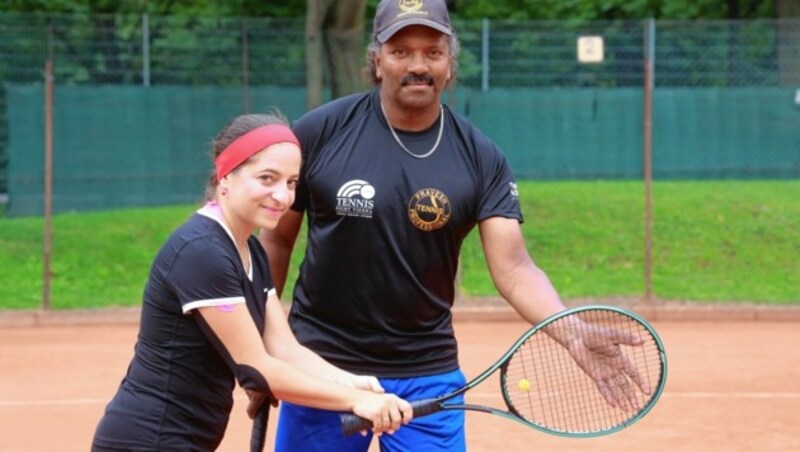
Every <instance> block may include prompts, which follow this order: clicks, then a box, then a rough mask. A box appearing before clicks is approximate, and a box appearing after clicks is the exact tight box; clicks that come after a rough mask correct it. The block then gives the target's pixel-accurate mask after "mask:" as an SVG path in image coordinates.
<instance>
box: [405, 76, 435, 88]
mask: <svg viewBox="0 0 800 452" xmlns="http://www.w3.org/2000/svg"><path fill="white" fill-rule="evenodd" d="M411 83H414V84H418V83H425V84H428V85H433V77H431V76H430V75H428V74H422V75H419V74H409V75H406V76H404V77H403V78H401V79H400V85H401V86H405V85H408V84H411Z"/></svg>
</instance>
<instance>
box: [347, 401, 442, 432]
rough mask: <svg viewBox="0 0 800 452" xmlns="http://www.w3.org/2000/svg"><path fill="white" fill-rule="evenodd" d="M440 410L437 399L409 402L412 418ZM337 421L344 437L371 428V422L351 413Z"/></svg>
mask: <svg viewBox="0 0 800 452" xmlns="http://www.w3.org/2000/svg"><path fill="white" fill-rule="evenodd" d="M441 409H442V404H441V401H439V399H423V400H415V401H413V402H411V412H412V413H414V417H420V416H425V415H428V414H433V413H435V412H437V411H439V410H441ZM339 419H340V421H341V423H342V433H344V435H345V436H350V435H352V434H353V433H355V432H358V431H361V430H369V429H371V428H372V421H370V420H369V419H364V418H363V417H360V416H357V415H355V414H353V413H342V414H340V415H339Z"/></svg>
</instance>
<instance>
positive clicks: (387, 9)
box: [372, 0, 453, 44]
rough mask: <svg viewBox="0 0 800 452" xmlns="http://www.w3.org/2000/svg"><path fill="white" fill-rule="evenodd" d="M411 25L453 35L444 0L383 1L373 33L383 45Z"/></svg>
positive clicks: (379, 6)
mask: <svg viewBox="0 0 800 452" xmlns="http://www.w3.org/2000/svg"><path fill="white" fill-rule="evenodd" d="M409 25H424V26H426V27H430V28H433V29H434V30H438V31H441V32H442V33H444V34H446V35H452V34H453V28H452V26H451V25H450V15H449V14H448V12H447V4H446V3H445V1H444V0H381V2H380V3H379V4H378V9H377V10H376V11H375V20H374V22H373V24H372V32H373V33H374V35H375V38H376V39H377V40H378V42H380V43H381V44H383V43H384V42H386V41H388V40H389V38H391V37H392V35H394V34H395V33H397V32H398V31H400V30H401V29H403V28H405V27H407V26H409Z"/></svg>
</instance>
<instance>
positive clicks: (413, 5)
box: [400, 0, 422, 14]
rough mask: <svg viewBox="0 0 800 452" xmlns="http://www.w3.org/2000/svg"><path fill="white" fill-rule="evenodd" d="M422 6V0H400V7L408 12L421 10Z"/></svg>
mask: <svg viewBox="0 0 800 452" xmlns="http://www.w3.org/2000/svg"><path fill="white" fill-rule="evenodd" d="M421 8H422V0H400V9H402V10H403V12H404V13H406V14H411V13H415V12H417V11H419V10H420V9H421Z"/></svg>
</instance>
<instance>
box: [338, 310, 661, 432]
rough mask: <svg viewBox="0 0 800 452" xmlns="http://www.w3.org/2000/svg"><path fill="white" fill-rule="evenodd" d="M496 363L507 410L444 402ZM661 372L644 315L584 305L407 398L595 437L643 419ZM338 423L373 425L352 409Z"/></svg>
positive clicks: (422, 408)
mask: <svg viewBox="0 0 800 452" xmlns="http://www.w3.org/2000/svg"><path fill="white" fill-rule="evenodd" d="M576 337H580V338H581V339H580V340H579V341H575V338H576ZM555 338H559V339H560V342H559V341H557V340H556V339H555ZM562 343H564V344H568V345H567V346H564V345H561V344H562ZM580 344H584V345H580ZM567 347H569V350H568V349H567ZM498 370H499V371H500V390H501V393H502V396H503V400H504V401H505V404H506V409H498V408H493V407H488V406H483V405H472V404H454V403H448V400H450V399H452V398H453V397H456V396H458V395H460V394H464V393H466V392H467V391H469V390H470V389H472V388H474V387H476V386H478V385H479V384H481V383H482V382H484V381H486V380H487V379H488V378H489V376H490V375H492V374H494V373H495V372H496V371H498ZM666 376H667V357H666V353H665V351H664V347H663V344H662V342H661V339H660V338H659V337H658V335H657V334H656V332H655V330H654V329H653V328H652V326H651V325H650V324H648V323H647V322H646V321H645V320H644V319H643V318H641V317H639V316H638V315H636V314H635V313H633V312H630V311H627V310H625V309H622V308H619V307H612V306H583V307H577V308H572V309H567V310H565V311H561V312H559V313H557V314H555V315H553V316H551V317H549V318H547V319H545V320H543V321H542V322H540V323H539V324H537V325H535V326H534V327H532V328H531V329H529V330H528V331H527V332H525V334H523V335H522V336H521V337H520V338H519V339H518V340H517V342H516V343H514V345H513V346H511V348H510V349H509V350H508V351H507V352H506V353H505V354H504V355H503V356H502V357H501V358H500V359H499V360H498V361H497V362H496V363H494V364H493V365H492V366H490V367H489V368H488V369H486V370H485V371H484V372H483V373H482V374H480V375H478V376H477V377H476V378H474V379H473V380H472V381H470V382H469V383H467V384H466V385H465V386H463V387H461V388H459V389H457V390H456V391H453V392H451V393H449V394H446V395H443V396H441V397H437V398H432V399H424V400H417V401H414V402H411V405H412V408H413V412H414V417H415V418H416V417H420V416H425V415H428V414H432V413H436V412H438V411H441V410H473V411H480V412H484V413H490V414H495V415H498V416H501V417H504V418H507V419H511V420H514V421H517V422H520V423H521V424H523V425H526V426H528V427H532V428H535V429H537V430H541V431H543V432H546V433H551V434H555V435H559V436H565V437H592V436H600V435H605V434H609V433H612V432H615V431H618V430H621V429H623V428H625V427H627V426H629V425H631V424H633V423H634V422H636V421H637V420H639V419H641V418H642V417H643V416H644V415H645V414H647V413H648V412H649V411H650V410H651V409H652V408H653V405H655V403H656V401H657V400H658V398H659V396H660V395H661V392H662V391H663V390H664V384H665V383H666ZM412 422H413V421H412ZM341 423H342V430H343V432H344V434H345V435H350V434H352V433H354V432H357V431H359V430H364V429H369V428H371V427H372V424H371V423H370V421H368V420H366V419H363V418H360V417H358V416H356V415H354V414H351V413H346V414H342V415H341Z"/></svg>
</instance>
